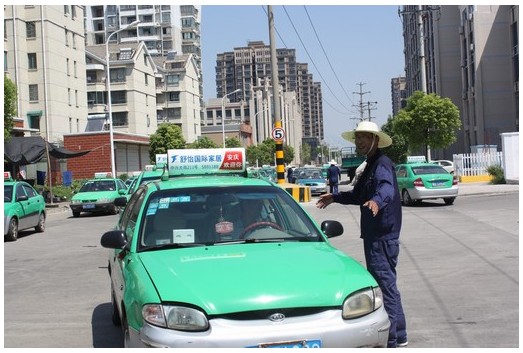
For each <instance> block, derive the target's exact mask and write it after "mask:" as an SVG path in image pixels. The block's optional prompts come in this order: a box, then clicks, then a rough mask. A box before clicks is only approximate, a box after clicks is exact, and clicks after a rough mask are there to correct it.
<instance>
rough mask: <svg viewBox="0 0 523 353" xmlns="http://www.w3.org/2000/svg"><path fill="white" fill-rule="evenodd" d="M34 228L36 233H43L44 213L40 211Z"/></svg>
mask: <svg viewBox="0 0 523 353" xmlns="http://www.w3.org/2000/svg"><path fill="white" fill-rule="evenodd" d="M35 230H36V231H37V232H38V233H43V232H44V231H45V213H43V212H42V213H40V217H39V218H38V224H37V225H36V227H35Z"/></svg>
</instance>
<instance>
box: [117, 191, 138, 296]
mask: <svg viewBox="0 0 523 353" xmlns="http://www.w3.org/2000/svg"><path fill="white" fill-rule="evenodd" d="M144 199H145V189H144V188H140V189H138V190H137V191H136V192H135V193H134V194H133V196H132V197H131V199H130V200H129V203H128V204H127V206H126V207H125V209H124V212H123V214H122V217H121V218H120V221H119V222H118V225H117V227H116V228H117V229H118V230H122V231H124V233H125V238H126V239H127V242H128V243H129V245H128V246H127V247H126V249H125V250H115V251H114V254H113V257H112V258H111V269H112V270H111V281H112V285H113V289H114V295H115V299H116V300H117V302H118V303H121V302H122V300H123V295H124V293H125V282H126V279H125V270H126V264H127V257H128V255H129V251H134V250H133V249H132V248H131V243H132V241H133V238H134V237H135V236H137V235H135V234H134V233H135V230H136V225H137V223H138V215H139V213H140V210H141V208H142V204H143V201H144Z"/></svg>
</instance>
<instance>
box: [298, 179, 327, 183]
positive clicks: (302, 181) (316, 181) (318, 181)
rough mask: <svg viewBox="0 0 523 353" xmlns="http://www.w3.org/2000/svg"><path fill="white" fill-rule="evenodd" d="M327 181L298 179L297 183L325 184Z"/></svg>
mask: <svg viewBox="0 0 523 353" xmlns="http://www.w3.org/2000/svg"><path fill="white" fill-rule="evenodd" d="M326 182H327V181H326V180H325V179H313V178H302V179H297V183H319V184H325V183H326Z"/></svg>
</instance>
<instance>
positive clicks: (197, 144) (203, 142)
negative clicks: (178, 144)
mask: <svg viewBox="0 0 523 353" xmlns="http://www.w3.org/2000/svg"><path fill="white" fill-rule="evenodd" d="M187 148H194V149H200V148H218V145H217V144H216V143H215V142H214V141H213V140H211V139H210V138H208V137H206V136H204V137H201V138H199V139H198V140H196V141H194V142H193V143H190V144H188V145H187Z"/></svg>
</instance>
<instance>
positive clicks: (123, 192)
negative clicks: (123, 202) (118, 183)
mask: <svg viewBox="0 0 523 353" xmlns="http://www.w3.org/2000/svg"><path fill="white" fill-rule="evenodd" d="M126 192H127V189H118V195H125V193H126Z"/></svg>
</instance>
